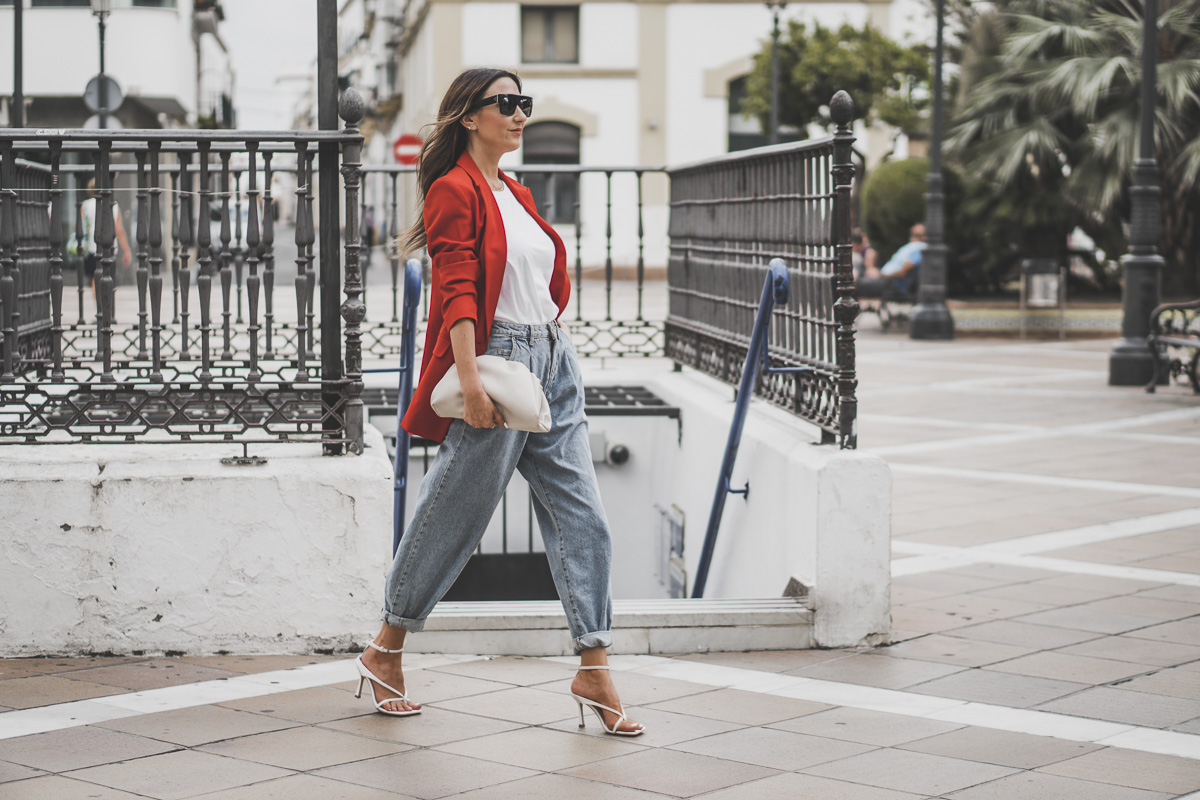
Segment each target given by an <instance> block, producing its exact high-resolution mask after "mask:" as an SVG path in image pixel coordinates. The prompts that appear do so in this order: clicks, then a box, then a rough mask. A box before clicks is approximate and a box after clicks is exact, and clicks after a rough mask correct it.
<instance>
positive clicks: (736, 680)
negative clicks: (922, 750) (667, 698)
mask: <svg viewBox="0 0 1200 800" xmlns="http://www.w3.org/2000/svg"><path fill="white" fill-rule="evenodd" d="M878 657H879V658H887V657H888V656H878ZM643 658H644V657H643ZM641 664H642V665H640V666H639V665H636V664H635V665H630V666H628V667H624V668H626V669H631V670H632V671H635V672H640V673H643V674H646V675H655V676H658V677H663V678H673V679H675V680H682V681H688V682H691V683H700V684H704V685H707V686H714V687H722V688H729V689H740V690H742V691H749V692H758V693H761V694H770V695H775V696H778V697H792V698H796V699H800V700H808V701H810V702H814V703H826V704H829V705H837V706H847V707H850V708H861V709H864V710H868V711H881V712H884V713H888V714H902V715H904V716H909V717H923V718H925V719H936V720H942V721H945V722H958V723H961V724H963V725H974V726H977V727H981V728H993V729H996V730H1003V731H1012V732H1015V733H1028V734H1033V735H1035V736H1051V737H1054V738H1056V739H1067V740H1069V741H1074V742H1095V743H1097V744H1102V745H1106V746H1109V747H1120V748H1123V749H1127V750H1138V751H1141V752H1145V753H1159V754H1162V755H1172V756H1180V757H1183V758H1191V759H1200V736H1196V735H1194V734H1190V733H1178V732H1176V731H1163V730H1158V729H1155V728H1145V727H1141V726H1138V725H1126V724H1123V723H1117V722H1106V721H1103V720H1096V719H1088V718H1085V717H1073V716H1069V715H1067V714H1058V713H1054V712H1051V711H1037V710H1034V709H1026V708H1008V707H1007V706H997V705H989V704H987V703H974V702H970V701H966V700H954V699H951V698H943V697H934V696H931V695H925V694H917V693H915V692H905V691H898V690H895V689H878V688H875V687H873V686H859V685H857V684H852V683H838V682H836V681H827V680H817V679H814V678H801V677H798V676H794V675H778V674H775V673H764V672H758V671H756V670H748V669H741V668H739V667H725V666H720V665H717V664H704V663H699V662H694V661H679V660H676V659H670V658H662V659H661V660H660V661H659V663H657V664H646V663H645V662H644V661H643V662H641Z"/></svg>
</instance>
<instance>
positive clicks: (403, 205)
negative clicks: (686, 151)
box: [360, 165, 666, 358]
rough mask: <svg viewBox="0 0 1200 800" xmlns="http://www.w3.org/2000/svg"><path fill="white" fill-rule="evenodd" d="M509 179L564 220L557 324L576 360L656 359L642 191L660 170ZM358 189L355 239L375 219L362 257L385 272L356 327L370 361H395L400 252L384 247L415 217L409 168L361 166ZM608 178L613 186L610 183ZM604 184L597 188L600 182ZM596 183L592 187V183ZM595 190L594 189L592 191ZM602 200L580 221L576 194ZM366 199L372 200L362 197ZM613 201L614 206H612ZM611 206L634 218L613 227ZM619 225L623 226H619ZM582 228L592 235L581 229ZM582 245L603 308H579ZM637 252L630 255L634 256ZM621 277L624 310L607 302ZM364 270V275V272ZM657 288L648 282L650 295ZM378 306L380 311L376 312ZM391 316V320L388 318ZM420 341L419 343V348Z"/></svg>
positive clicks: (569, 171) (580, 170)
mask: <svg viewBox="0 0 1200 800" xmlns="http://www.w3.org/2000/svg"><path fill="white" fill-rule="evenodd" d="M509 171H510V172H511V173H512V174H513V176H514V177H516V178H517V179H518V180H520V181H522V182H526V183H528V182H530V181H532V180H534V179H540V180H541V181H543V182H544V183H543V186H542V187H541V188H542V191H539V192H538V196H539V197H541V198H544V200H545V203H544V205H542V206H541V207H539V209H538V211H539V213H540V214H541V215H542V216H543V217H544V218H546V219H559V220H562V219H564V218H569V219H570V220H572V221H571V222H568V223H560V224H559V225H558V227H557V229H558V230H559V232H560V233H562V234H563V239H564V244H565V246H566V248H567V253H568V261H569V263H570V264H571V265H572V267H573V272H574V279H573V286H572V297H571V303H572V306H573V310H571V311H567V312H564V315H563V321H564V322H566V323H567V325H568V327H569V329H570V333H571V338H572V341H573V342H575V344H576V348H577V350H578V351H579V353H580V355H582V356H586V357H590V358H629V357H634V358H645V357H659V356H662V354H663V323H662V320H661V319H660V318H656V317H648V315H647V313H646V309H645V301H646V297H645V291H646V287H647V279H646V255H645V253H646V246H647V230H648V225H647V209H646V205H647V204H646V203H645V202H644V196H645V192H644V186H645V182H646V176H658V175H662V174H664V173H665V172H666V169H665V168H663V167H583V166H577V165H537V166H533V165H528V166H520V167H516V168H514V169H512V170H509ZM363 173H364V175H363V180H364V189H366V188H367V187H369V189H370V191H367V190H364V192H363V194H362V203H363V205H362V209H361V214H360V219H362V220H363V221H364V227H363V229H362V231H361V236H362V238H363V239H364V240H367V239H368V238H369V237H370V236H371V232H370V231H369V230H368V227H367V226H366V225H365V221H366V220H367V219H368V216H369V217H370V218H372V219H374V220H376V221H377V222H378V223H382V224H377V228H378V230H377V231H376V232H374V238H375V239H376V240H377V241H378V242H379V243H380V244H379V245H378V246H376V247H375V248H372V249H371V250H369V251H367V260H368V263H370V261H371V260H373V259H374V258H375V254H374V253H373V252H372V251H377V252H378V254H379V256H380V257H381V258H382V259H383V260H386V262H387V263H388V267H389V269H390V272H391V285H390V289H389V294H390V296H389V297H387V298H384V299H381V298H379V296H378V292H379V288H369V289H368V292H367V295H368V296H367V305H368V310H369V313H368V318H367V321H366V322H365V323H364V325H363V336H364V338H365V339H366V340H367V344H366V349H367V351H368V352H369V353H370V354H371V355H372V356H378V357H389V358H390V357H394V356H396V357H398V355H399V350H398V349H396V348H397V347H398V346H399V342H400V339H401V336H400V333H401V331H400V322H399V313H400V292H401V288H402V286H401V283H402V281H401V274H402V271H401V265H402V262H401V260H400V256H401V254H399V253H397V252H395V248H394V247H388V245H387V243H389V242H391V240H393V239H394V238H395V237H396V235H397V234H398V233H403V232H404V230H406V229H407V227H408V221H409V220H410V219H413V218H415V215H416V213H417V206H416V189H415V180H414V178H415V174H416V168H415V167H409V166H401V165H367V166H365V167H363ZM614 178H615V179H616V181H615V182H614ZM601 180H602V181H603V183H602V184H600V183H599V182H600V181H601ZM556 181H571V182H573V186H574V187H575V190H574V191H573V192H559V191H556V185H555V182H556ZM593 181H595V182H596V183H594V184H593V183H592V182H593ZM593 190H598V191H593ZM585 194H587V196H589V197H593V198H597V199H599V198H603V203H604V209H603V211H604V213H603V215H600V214H594V215H592V214H590V215H588V222H587V223H585V222H584V214H583V211H582V209H583V206H584V204H585V202H586V201H584V200H582V199H581V198H582V197H583V196H585ZM562 196H573V197H574V203H573V204H572V208H570V209H556V208H555V206H554V202H555V198H556V197H562ZM368 198H371V199H368ZM614 198H615V200H614ZM614 205H617V206H619V207H621V208H622V209H624V210H625V211H627V212H628V211H629V210H633V209H636V214H635V215H632V218H631V215H630V214H629V213H624V214H621V215H619V216H620V217H623V219H618V220H616V221H614V213H613V209H614ZM622 223H624V227H622ZM585 225H590V226H591V227H592V228H593V229H592V230H586V229H585ZM614 241H620V242H621V243H622V244H626V243H628V245H629V246H627V247H626V248H624V249H626V251H627V253H628V256H629V257H628V258H627V260H628V261H631V262H632V263H625V264H615V265H614V256H613V243H614ZM585 243H586V249H587V250H588V251H589V253H590V254H591V256H590V261H589V263H587V265H586V267H587V268H589V269H588V272H589V274H590V273H591V272H592V270H591V269H590V268H592V267H594V268H595V269H596V271H599V269H600V268H601V267H602V268H603V281H604V288H603V291H604V298H603V303H602V304H601V303H593V302H590V298H589V301H588V302H586V306H585V295H586V294H587V292H590V291H591V290H590V289H589V290H587V291H585V285H586V284H585V282H584V276H585V272H584V270H585V255H584V251H585ZM634 253H636V255H634ZM618 270H620V271H621V272H628V273H630V277H629V279H628V280H626V281H624V283H628V282H629V280H632V281H633V282H634V287H633V288H634V291H635V292H636V295H635V297H634V299H633V300H632V301H631V302H630V303H629V304H628V305H623V304H622V303H621V301H620V300H617V301H615V306H614V298H613V286H614V281H615V276H616V275H617V273H618ZM368 272H369V270H368ZM429 283H430V281H429V263H428V259H426V261H425V275H424V281H423V286H424V287H425V290H426V295H425V296H424V297H423V301H422V306H421V310H422V314H421V327H422V329H424V325H425V322H426V320H427V317H428V300H429V298H428V294H427V292H428V287H429ZM656 285H657V283H656V282H655V283H652V284H651V287H652V288H651V291H653V290H654V289H653V287H655V286H656ZM380 305H382V306H383V309H380ZM389 313H390V318H389V317H388V314H389ZM421 339H422V337H418V343H419V342H420V341H421Z"/></svg>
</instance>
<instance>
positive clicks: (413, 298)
mask: <svg viewBox="0 0 1200 800" xmlns="http://www.w3.org/2000/svg"><path fill="white" fill-rule="evenodd" d="M420 300H421V262H420V261H418V260H417V259H415V258H410V259H409V260H408V263H406V264H405V265H404V315H403V317H401V323H400V325H401V337H400V366H399V367H382V368H379V369H364V370H363V372H398V373H400V387H399V389H400V393H399V396H398V397H397V398H396V463H395V464H394V466H393V471H392V475H393V486H392V491H393V492H394V495H393V497H392V555H393V556H394V555H395V554H396V550H397V549H398V548H399V547H400V536H401V534H402V533H403V532H404V506H405V501H406V499H407V496H408V460H409V459H408V450H409V447H410V445H411V443H412V437H411V436H410V435H409V433H408V431H406V430H404V428H403V427H402V426H401V425H400V421H401V420H402V419H404V414H405V412H406V411H408V404H409V403H410V402H411V401H412V393H413V373H414V372H415V371H416V369H415V366H416V365H415V358H414V354H415V352H416V342H417V303H418V302H420Z"/></svg>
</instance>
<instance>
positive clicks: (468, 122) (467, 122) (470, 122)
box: [462, 114, 475, 131]
mask: <svg viewBox="0 0 1200 800" xmlns="http://www.w3.org/2000/svg"><path fill="white" fill-rule="evenodd" d="M462 125H463V127H464V128H466V129H467V130H469V131H473V130H475V115H474V114H467V115H466V116H465V117H463V118H462Z"/></svg>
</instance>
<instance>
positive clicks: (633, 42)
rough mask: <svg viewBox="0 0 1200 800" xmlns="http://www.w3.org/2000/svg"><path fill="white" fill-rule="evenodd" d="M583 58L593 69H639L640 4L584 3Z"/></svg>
mask: <svg viewBox="0 0 1200 800" xmlns="http://www.w3.org/2000/svg"><path fill="white" fill-rule="evenodd" d="M579 61H580V65H581V66H584V67H587V68H589V69H637V66H638V9H637V4H636V3H582V4H580V6H579Z"/></svg>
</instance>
